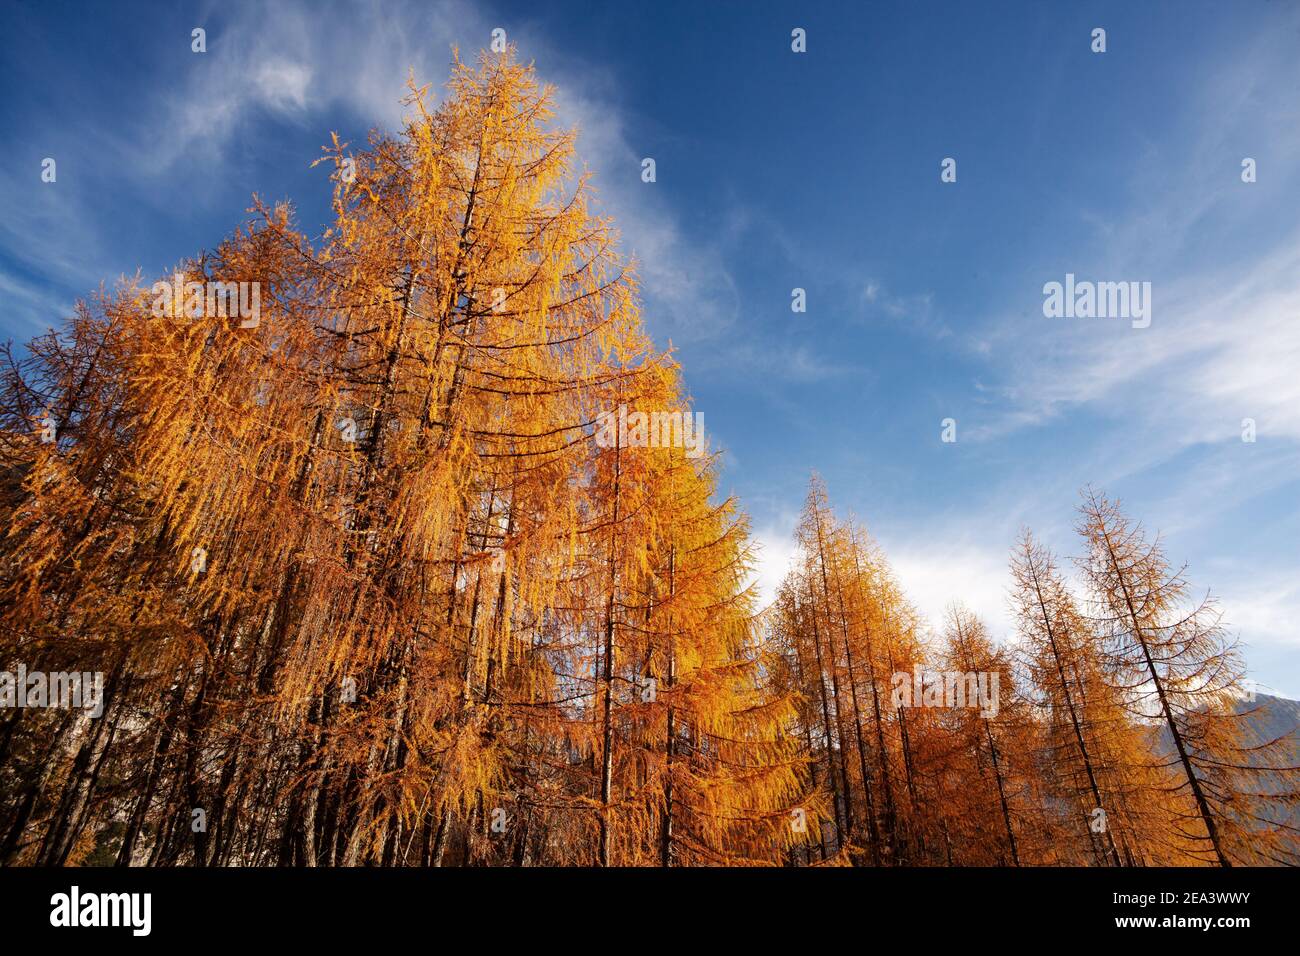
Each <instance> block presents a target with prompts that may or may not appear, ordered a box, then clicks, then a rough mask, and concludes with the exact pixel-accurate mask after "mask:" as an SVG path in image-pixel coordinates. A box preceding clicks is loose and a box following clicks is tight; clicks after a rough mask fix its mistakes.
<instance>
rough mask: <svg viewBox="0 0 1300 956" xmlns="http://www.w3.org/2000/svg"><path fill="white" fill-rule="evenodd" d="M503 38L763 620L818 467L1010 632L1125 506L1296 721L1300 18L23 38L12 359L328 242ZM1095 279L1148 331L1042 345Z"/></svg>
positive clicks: (200, 16) (1192, 5)
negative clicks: (1121, 285) (1072, 294)
mask: <svg viewBox="0 0 1300 956" xmlns="http://www.w3.org/2000/svg"><path fill="white" fill-rule="evenodd" d="M200 26H201V27H203V28H204V29H205V30H206V31H207V46H208V52H207V53H206V54H203V55H199V54H194V53H192V52H191V50H190V31H191V30H192V29H193V28H195V27H200ZM495 27H501V28H503V29H505V30H506V32H507V35H508V37H509V39H510V40H511V41H512V42H514V43H516V44H517V45H518V47H519V50H520V52H521V54H522V56H523V57H524V58H526V59H531V60H534V61H535V62H536V64H537V67H538V69H539V72H540V73H541V74H542V76H543V77H544V78H545V79H547V80H549V81H551V82H553V83H555V84H556V85H557V86H558V87H559V100H558V105H559V110H560V117H561V120H562V121H564V122H565V123H567V124H576V125H578V126H579V127H580V128H581V129H582V135H581V138H580V140H579V152H580V154H581V157H582V159H583V160H584V161H585V163H586V164H587V166H588V167H589V168H590V169H591V171H592V172H593V173H594V174H595V182H596V186H597V189H598V192H599V195H600V198H601V202H602V204H603V207H604V210H605V211H607V212H609V213H610V214H612V215H613V216H615V218H616V220H617V223H618V226H619V228H620V230H621V232H622V234H623V237H624V245H625V248H626V250H627V251H628V252H629V253H633V254H635V255H636V256H637V258H638V260H639V262H640V273H641V276H642V282H643V293H644V300H645V317H646V322H647V325H648V326H649V328H650V330H651V332H652V333H653V335H654V336H655V338H656V340H657V341H658V342H659V343H660V344H661V345H664V346H667V345H668V343H669V342H670V341H671V343H672V344H673V346H674V347H675V348H676V349H677V354H678V357H679V359H680V361H681V362H682V365H683V366H684V369H685V374H686V381H687V384H688V386H689V388H690V391H691V394H692V395H693V396H694V399H695V402H696V408H697V409H698V410H699V411H701V412H703V414H704V421H705V425H706V429H707V431H708V432H709V435H710V440H711V442H712V443H713V444H714V445H715V447H720V448H723V449H725V459H724V460H725V474H724V482H723V484H724V489H726V490H729V491H734V492H735V493H737V494H738V495H739V496H740V497H741V499H742V501H743V503H744V506H745V508H746V510H747V511H748V512H749V513H750V515H751V516H752V518H753V522H754V528H755V532H756V535H757V537H758V538H759V540H760V541H761V542H762V543H763V545H764V553H763V560H762V564H761V568H760V575H759V580H760V586H761V587H762V588H763V589H764V591H765V592H766V593H770V590H771V588H772V587H773V586H774V584H775V582H776V580H777V579H778V578H779V576H780V573H781V571H782V570H783V567H784V562H785V561H786V560H788V558H789V555H790V553H791V549H792V544H791V536H792V531H793V527H794V523H795V518H796V515H797V512H798V509H799V506H800V504H801V502H802V498H803V494H804V490H805V486H806V482H807V479H808V474H809V472H810V470H812V469H816V470H818V471H819V472H820V473H821V474H822V475H823V477H824V478H825V479H826V482H827V484H828V486H829V489H830V493H831V497H832V500H833V502H834V503H835V504H836V506H837V507H838V508H840V509H842V510H844V511H848V510H852V511H854V512H855V513H856V514H857V515H858V516H859V517H860V518H861V519H863V520H864V521H865V522H866V523H867V525H868V527H869V529H870V530H871V531H872V532H873V533H874V534H875V535H876V537H877V538H878V539H879V540H880V541H881V543H882V544H883V546H884V547H885V549H886V552H887V553H888V555H889V556H890V557H891V559H892V560H893V562H894V564H895V566H896V569H897V571H898V573H899V575H900V577H901V579H902V581H903V583H904V585H905V586H906V587H907V589H908V591H909V594H910V595H911V596H912V598H913V600H914V601H915V602H916V603H917V604H918V606H919V607H921V609H922V610H923V611H925V612H926V613H927V614H929V615H930V616H931V617H932V618H936V619H937V615H938V614H939V613H940V612H941V611H942V609H943V606H944V605H945V603H946V602H947V601H949V600H953V599H960V600H963V601H965V602H966V603H967V604H969V605H970V606H971V607H972V608H973V609H975V610H976V611H977V612H979V613H980V614H981V615H983V616H984V617H985V618H986V619H987V621H988V622H989V624H990V626H991V628H992V630H993V631H994V633H995V634H1005V633H1007V632H1008V630H1009V627H1010V624H1009V620H1008V614H1007V611H1006V607H1005V597H1004V592H1005V588H1006V585H1007V574H1006V556H1007V551H1008V549H1009V546H1010V544H1011V542H1012V540H1013V538H1014V536H1015V534H1016V531H1017V529H1018V528H1019V527H1020V526H1021V525H1024V524H1027V525H1029V526H1030V527H1032V528H1033V529H1034V530H1035V532H1036V533H1038V534H1039V535H1040V536H1041V537H1043V538H1044V539H1045V540H1047V541H1048V542H1049V543H1050V544H1051V545H1052V546H1053V547H1054V548H1055V549H1056V550H1057V551H1058V552H1061V553H1063V554H1066V555H1071V554H1074V553H1076V552H1077V551H1078V549H1079V546H1078V544H1077V542H1076V539H1075V536H1074V535H1073V533H1072V531H1071V526H1072V524H1073V521H1074V509H1075V506H1076V504H1077V501H1078V489H1079V488H1080V487H1081V486H1082V485H1084V484H1085V483H1088V482H1092V483H1094V484H1096V485H1098V486H1100V487H1101V488H1103V489H1104V490H1106V491H1107V492H1108V493H1109V494H1111V495H1112V496H1118V497H1119V498H1121V499H1122V500H1123V501H1124V503H1125V505H1126V506H1127V508H1128V510H1129V511H1130V512H1131V513H1132V514H1133V515H1135V516H1137V517H1140V518H1141V519H1142V520H1143V522H1144V524H1145V525H1146V526H1147V527H1149V528H1151V529H1159V530H1160V531H1162V532H1163V536H1164V542H1165V545H1166V547H1167V549H1168V552H1169V554H1170V556H1171V557H1172V558H1173V559H1174V560H1175V561H1177V562H1181V561H1184V560H1185V561H1187V562H1188V565H1189V567H1188V574H1189V577H1190V580H1191V581H1192V582H1193V583H1194V584H1195V585H1196V586H1198V587H1201V588H1207V587H1208V588H1210V589H1212V590H1213V591H1214V593H1215V594H1216V595H1218V596H1219V598H1220V599H1221V601H1222V603H1223V607H1224V611H1225V620H1226V622H1227V623H1228V624H1229V626H1230V627H1231V628H1232V629H1233V630H1234V631H1236V632H1237V633H1239V634H1240V635H1241V637H1242V639H1243V640H1244V641H1245V642H1246V643H1247V644H1248V646H1249V650H1248V654H1247V656H1248V660H1249V662H1250V665H1251V671H1252V676H1253V677H1255V678H1256V679H1258V680H1259V681H1261V682H1262V683H1263V684H1265V685H1268V686H1270V687H1273V688H1276V689H1278V690H1280V691H1282V692H1284V693H1286V694H1288V695H1289V696H1292V697H1300V509H1297V507H1296V503H1297V497H1298V493H1300V215H1297V213H1298V212H1300V57H1298V56H1297V55H1296V54H1297V51H1300V6H1297V5H1295V4H1292V3H1285V2H1281V0H1237V2H1234V3H1231V4H1228V3H1218V4H1210V3H1198V2H1191V0H1180V2H1170V3H1156V2H1150V3H1142V4H1131V3H1070V4H1068V5H1067V4H1058V3H1052V4H1043V3H1029V2H1026V3H987V4H972V3H958V2H950V3H923V2H908V3H903V2H899V3H892V4H870V5H868V4H862V3H846V4H831V3H818V4H789V3H745V4H740V3H722V2H717V3H698V4H697V3H691V4H687V3H682V4H672V3H654V4H631V3H612V4H591V3H574V4H564V3H554V4H547V3H539V2H530V3H520V4H512V3H475V4H469V3H463V2H420V3H391V4H390V3H385V4H375V5H371V4H329V3H310V2H302V0H277V2H275V3H268V4H265V5H263V4H251V3H248V4H245V3H184V2H181V3H169V4H165V5H164V4H157V5H153V4H132V3H124V2H115V3H113V4H63V3H57V2H48V0H47V2H41V3H9V4H6V5H5V7H4V10H3V13H0V52H2V54H3V55H0V83H2V84H3V89H4V90H5V96H4V97H2V98H0V143H3V146H0V153H2V155H3V161H2V162H0V207H2V208H3V210H4V214H3V217H2V218H0V294H3V297H4V301H5V305H6V308H5V309H3V310H0V336H2V337H11V338H13V339H15V340H17V341H25V340H26V339H28V338H30V337H31V335H33V334H35V333H38V332H40V331H42V330H43V329H44V328H45V327H46V326H47V325H50V324H58V322H59V321H60V318H61V317H62V316H64V315H66V314H67V312H68V309H69V307H70V305H71V303H72V302H73V301H74V300H75V299H76V297H78V296H80V295H84V294H86V293H87V292H89V291H91V290H93V289H94V288H96V287H97V286H98V285H99V283H100V282H101V281H105V282H108V283H110V284H111V283H112V281H113V280H114V278H115V277H117V276H119V275H121V274H123V273H126V274H133V273H134V272H135V271H136V270H137V269H140V270H142V271H143V273H144V274H145V275H146V277H151V276H153V275H155V274H161V273H163V272H164V271H165V270H166V269H167V268H168V267H169V266H170V265H172V264H173V263H174V262H175V261H177V260H178V259H179V258H181V257H183V256H185V255H189V254H192V253H194V252H196V251H197V250H199V249H200V248H204V247H209V248H210V247H212V246H214V245H215V244H216V243H217V242H218V241H219V240H220V239H221V237H223V236H224V235H226V234H227V233H228V232H229V231H231V229H232V228H233V227H234V226H235V225H236V224H237V222H239V221H240V220H241V219H242V218H243V215H244V212H243V211H244V210H245V209H246V208H247V207H248V205H249V199H250V197H251V195H252V194H253V193H254V192H257V193H259V194H260V195H262V196H263V197H265V198H267V199H272V200H274V199H291V200H293V201H294V202H295V204H296V206H297V208H298V211H299V218H300V222H301V224H302V226H303V228H304V229H305V230H306V231H307V232H308V233H309V234H313V235H314V234H318V233H319V231H320V229H321V227H322V224H323V223H324V222H325V221H326V218H327V216H328V196H329V188H328V183H327V180H326V172H325V170H324V169H323V167H318V168H317V169H315V170H312V169H309V168H308V164H309V163H310V162H311V160H312V159H313V158H315V157H316V156H318V155H319V150H320V146H321V145H322V144H323V143H324V142H326V141H327V139H328V136H329V133H330V132H331V131H335V130H337V131H338V132H339V134H340V136H341V138H343V139H351V140H353V141H360V140H362V139H363V138H364V134H365V131H366V130H367V129H368V128H369V127H371V126H381V127H386V128H393V127H394V126H395V125H396V123H397V122H398V120H399V118H400V116H401V106H400V102H399V101H400V98H401V96H402V93H403V89H404V85H405V80H406V75H407V70H408V68H414V70H415V72H416V75H417V77H418V78H419V79H420V80H421V81H422V82H429V83H432V84H433V86H434V88H435V89H437V88H440V87H441V84H442V83H443V81H444V80H445V78H446V75H447V67H448V62H449V59H450V53H449V50H450V46H451V45H452V44H453V43H455V44H458V45H459V46H460V48H461V50H462V52H463V53H464V54H466V55H470V54H472V53H474V52H475V51H477V49H478V48H480V47H483V46H486V45H487V44H488V42H489V40H490V34H491V31H492V29H493V28H495ZM795 27H802V28H803V29H805V30H806V31H807V52H806V53H803V54H796V53H793V52H792V51H791V49H790V32H791V30H792V29H793V28H795ZM1096 27H1102V28H1104V29H1105V30H1106V46H1107V49H1106V52H1105V53H1093V52H1092V51H1091V48H1090V47H1091V32H1092V30H1093V29H1094V28H1096ZM45 157H53V158H55V159H56V161H57V164H58V166H57V175H58V178H57V181H56V182H55V183H52V184H45V183H42V182H41V180H40V169H41V161H42V159H43V158H45ZM643 157H653V158H654V159H655V161H656V166H657V181H656V182H654V183H649V184H648V183H643V182H642V181H641V177H640V172H641V160H642V158H643ZM945 157H952V158H954V159H956V161H957V181H956V182H955V183H942V182H940V176H939V173H940V163H941V161H942V160H943V159H944V158H945ZM1246 157H1250V158H1253V159H1254V160H1255V161H1256V166H1257V174H1258V179H1257V181H1256V182H1254V183H1249V184H1247V183H1243V182H1242V180H1241V163H1242V160H1243V158H1246ZM1066 273H1073V274H1075V275H1076V276H1078V277H1079V278H1080V279H1091V280H1094V281H1147V282H1150V283H1151V284H1152V296H1153V309H1152V322H1151V325H1150V327H1149V328H1145V329H1134V328H1132V327H1131V326H1130V324H1129V323H1128V322H1126V321H1123V320H1114V319H1048V318H1045V317H1044V315H1043V311H1042V305H1043V291H1042V290H1043V285H1044V283H1046V282H1051V281H1063V280H1064V277H1065V275H1066ZM795 287H800V288H804V289H806V291H807V299H808V308H807V312H806V313H803V314H796V313H793V312H792V311H791V309H790V300H791V290H792V289H793V288H795ZM949 417H951V418H953V419H955V420H956V422H957V441H956V442H955V443H944V442H941V441H940V432H941V425H940V423H941V420H942V419H944V418H949ZM1243 418H1253V419H1254V420H1255V422H1256V427H1257V441H1256V442H1254V443H1245V442H1243V441H1241V421H1242V419H1243Z"/></svg>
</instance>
